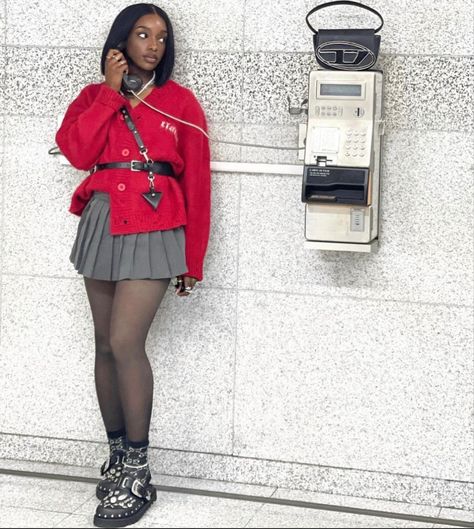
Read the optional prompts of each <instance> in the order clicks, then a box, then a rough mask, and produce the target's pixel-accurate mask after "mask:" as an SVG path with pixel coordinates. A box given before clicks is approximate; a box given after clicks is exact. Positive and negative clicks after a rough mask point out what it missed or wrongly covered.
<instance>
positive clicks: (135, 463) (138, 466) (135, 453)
mask: <svg viewBox="0 0 474 529" xmlns="http://www.w3.org/2000/svg"><path fill="white" fill-rule="evenodd" d="M148 444H149V443H148V439H146V440H144V441H138V442H133V441H129V442H128V449H127V453H126V454H125V459H124V468H123V470H124V472H126V473H127V474H129V475H130V476H132V477H134V478H137V479H139V480H140V481H141V482H142V483H143V484H144V485H146V484H148V483H149V481H150V478H151V475H150V468H149V466H148Z"/></svg>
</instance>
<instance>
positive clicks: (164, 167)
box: [92, 160, 174, 176]
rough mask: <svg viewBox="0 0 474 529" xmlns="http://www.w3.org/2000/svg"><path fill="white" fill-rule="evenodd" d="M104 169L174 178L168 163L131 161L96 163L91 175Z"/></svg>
mask: <svg viewBox="0 0 474 529" xmlns="http://www.w3.org/2000/svg"><path fill="white" fill-rule="evenodd" d="M104 169H128V170H129V171H146V172H147V173H150V172H151V173H156V174H160V175H166V176H174V171H173V167H172V166H171V164H170V163H168V162H152V163H148V162H140V161H138V160H132V161H131V162H110V163H98V164H97V165H96V166H95V167H94V169H93V170H92V172H93V173H95V172H96V171H103V170H104Z"/></svg>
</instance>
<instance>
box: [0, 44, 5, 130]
mask: <svg viewBox="0 0 474 529" xmlns="http://www.w3.org/2000/svg"><path fill="white" fill-rule="evenodd" d="M6 52H7V49H6V47H5V46H1V45H0V88H1V90H0V105H1V106H0V114H1V115H4V114H5V77H6V76H5V70H6ZM2 137H3V136H2Z"/></svg>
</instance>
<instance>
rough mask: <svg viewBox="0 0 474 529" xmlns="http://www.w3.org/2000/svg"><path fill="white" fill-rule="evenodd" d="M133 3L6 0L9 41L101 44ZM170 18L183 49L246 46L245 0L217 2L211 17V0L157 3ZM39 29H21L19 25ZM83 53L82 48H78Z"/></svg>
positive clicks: (15, 43)
mask: <svg viewBox="0 0 474 529" xmlns="http://www.w3.org/2000/svg"><path fill="white" fill-rule="evenodd" d="M131 3H133V2H129V1H127V0H111V1H110V2H100V3H97V2H94V1H93V0H79V1H76V2H71V3H69V4H67V5H66V6H65V8H63V9H57V8H56V9H52V7H51V5H50V4H48V3H46V2H35V3H34V5H32V4H31V3H23V2H18V1H16V0H7V9H8V27H7V32H6V41H7V44H8V45H12V46H45V45H46V46H48V47H57V46H68V47H70V46H74V47H78V48H82V47H86V48H91V47H95V48H102V46H103V44H104V42H105V39H106V37H107V34H108V31H109V28H110V26H111V25H112V22H113V21H114V18H115V17H116V16H117V15H118V13H119V12H120V11H121V10H122V9H123V8H124V7H126V6H128V5H130V4H131ZM157 5H159V6H160V7H161V8H162V9H164V10H165V11H166V12H167V14H168V15H169V17H170V19H171V23H172V24H173V29H174V32H175V38H176V45H177V47H178V49H180V50H212V51H218V50H219V51H226V52H235V51H241V49H242V36H243V2H239V1H237V0H232V1H230V2H226V3H225V4H221V5H219V4H217V3H215V4H214V5H213V6H212V16H209V4H208V2H207V0H181V1H180V2H179V3H176V2H174V1H173V0H163V1H160V2H159V3H157ZM23 27H26V28H31V27H34V30H33V31H31V30H26V31H22V30H20V29H19V28H23ZM78 51H79V50H78Z"/></svg>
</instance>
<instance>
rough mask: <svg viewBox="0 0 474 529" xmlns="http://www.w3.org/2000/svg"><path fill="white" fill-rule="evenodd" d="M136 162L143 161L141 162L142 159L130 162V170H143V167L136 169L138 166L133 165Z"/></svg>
mask: <svg viewBox="0 0 474 529" xmlns="http://www.w3.org/2000/svg"><path fill="white" fill-rule="evenodd" d="M134 163H142V162H141V161H140V160H132V161H131V162H130V170H131V171H134V172H138V171H142V169H136V168H135V167H134V166H133V164H134Z"/></svg>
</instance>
